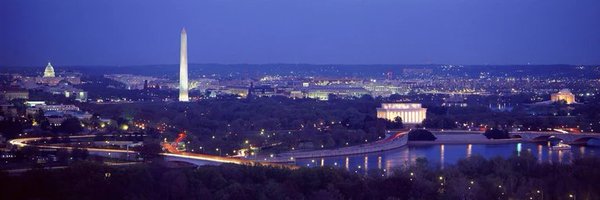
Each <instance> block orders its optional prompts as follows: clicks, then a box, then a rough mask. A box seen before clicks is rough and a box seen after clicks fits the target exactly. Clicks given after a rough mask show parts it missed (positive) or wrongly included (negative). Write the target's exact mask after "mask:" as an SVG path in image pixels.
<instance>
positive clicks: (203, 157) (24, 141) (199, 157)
mask: <svg viewBox="0 0 600 200" xmlns="http://www.w3.org/2000/svg"><path fill="white" fill-rule="evenodd" d="M95 136H96V135H77V136H69V138H71V139H76V138H91V137H95ZM108 136H110V135H108ZM42 139H44V138H42V137H30V138H18V139H13V140H10V141H9V143H10V144H11V145H15V146H18V147H25V146H34V147H38V148H46V149H68V150H72V149H74V147H63V146H55V145H49V144H44V145H37V144H36V145H33V144H30V143H31V142H35V141H38V140H42ZM82 149H86V150H87V151H88V152H90V153H137V152H136V151H133V150H125V149H105V148H82ZM160 155H162V156H164V157H165V158H178V159H177V160H182V159H184V162H185V161H186V159H189V162H190V163H198V162H194V161H208V162H215V163H232V164H239V165H253V166H254V165H263V166H271V167H283V168H288V169H296V168H298V167H297V166H293V165H286V164H278V163H270V162H258V161H251V160H246V159H241V158H231V157H223V156H215V155H207V154H198V153H188V152H178V153H161V154H160Z"/></svg>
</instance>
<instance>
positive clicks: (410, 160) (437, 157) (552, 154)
mask: <svg viewBox="0 0 600 200" xmlns="http://www.w3.org/2000/svg"><path fill="white" fill-rule="evenodd" d="M523 152H530V153H531V154H533V155H534V156H535V157H536V158H537V160H538V162H540V163H541V162H549V163H570V162H571V161H572V160H574V159H576V158H581V157H587V156H599V157H600V147H597V146H572V149H571V150H566V151H564V150H563V151H556V150H550V146H549V145H548V144H541V143H508V144H435V145H409V146H407V147H403V148H399V149H395V150H390V151H385V152H377V153H370V154H366V155H351V156H339V157H325V158H312V159H298V160H296V164H297V165H299V166H307V167H315V166H333V167H340V168H346V169H348V170H350V171H355V172H357V173H359V172H362V173H364V172H368V171H369V170H372V169H380V170H384V171H388V172H389V171H390V170H392V169H394V168H397V167H403V166H406V165H408V164H414V163H415V161H416V159H417V158H419V157H424V158H427V160H428V161H429V163H430V165H432V166H434V167H440V168H444V167H446V166H448V165H452V164H455V163H456V162H457V161H458V160H460V159H463V158H467V157H470V156H473V155H481V156H483V157H485V158H493V157H497V156H501V157H504V158H507V157H510V156H511V155H513V154H520V153H523Z"/></svg>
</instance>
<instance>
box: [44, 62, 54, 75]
mask: <svg viewBox="0 0 600 200" xmlns="http://www.w3.org/2000/svg"><path fill="white" fill-rule="evenodd" d="M54 77H55V76H54V67H52V64H50V62H48V65H46V69H44V78H54Z"/></svg>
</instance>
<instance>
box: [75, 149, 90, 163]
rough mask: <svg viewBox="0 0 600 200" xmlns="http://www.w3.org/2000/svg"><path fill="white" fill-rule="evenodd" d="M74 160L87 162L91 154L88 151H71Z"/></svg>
mask: <svg viewBox="0 0 600 200" xmlns="http://www.w3.org/2000/svg"><path fill="white" fill-rule="evenodd" d="M71 155H72V156H73V160H85V159H86V158H87V157H88V156H89V155H90V154H89V152H88V150H87V149H82V148H74V149H73V150H71Z"/></svg>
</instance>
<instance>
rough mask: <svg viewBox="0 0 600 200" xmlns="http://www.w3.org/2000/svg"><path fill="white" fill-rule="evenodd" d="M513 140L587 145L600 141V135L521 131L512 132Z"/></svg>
mask: <svg viewBox="0 0 600 200" xmlns="http://www.w3.org/2000/svg"><path fill="white" fill-rule="evenodd" d="M509 135H510V136H511V137H512V138H522V140H524V141H530V142H540V141H548V140H551V139H556V140H562V141H563V142H565V143H568V144H586V143H587V142H588V141H589V140H592V139H596V140H600V134H597V133H567V132H556V131H521V132H510V133H509Z"/></svg>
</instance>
